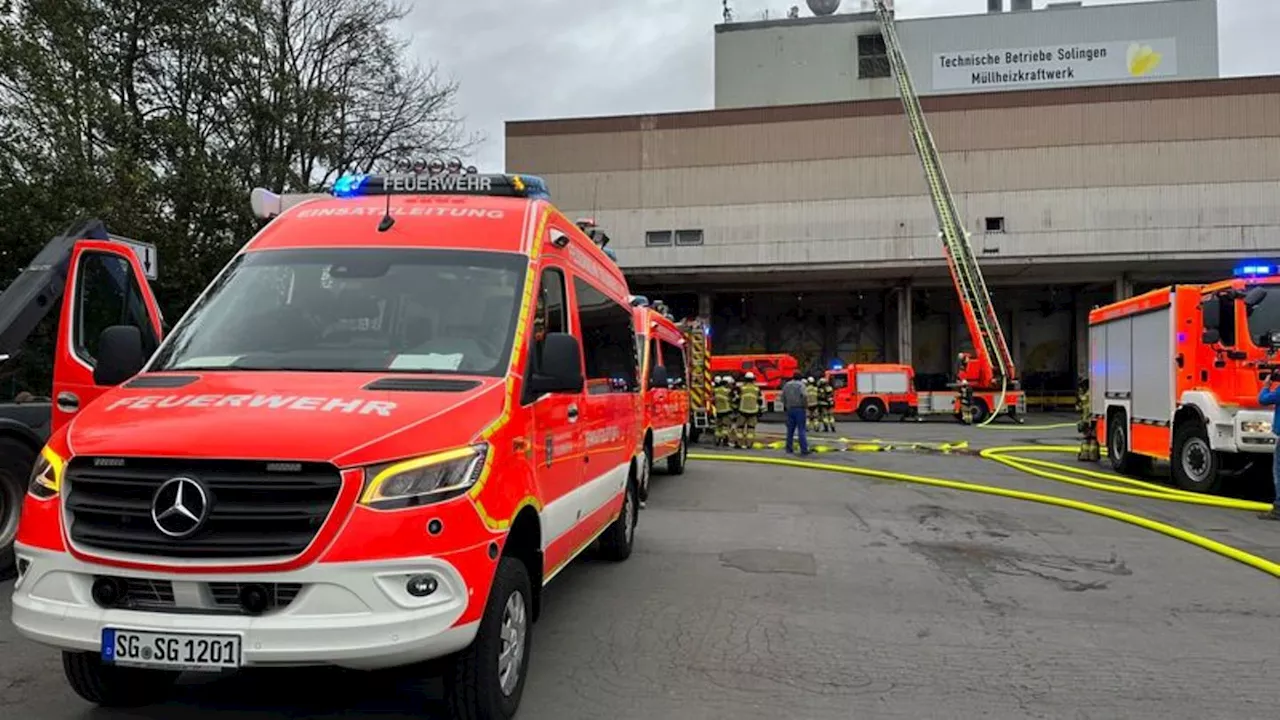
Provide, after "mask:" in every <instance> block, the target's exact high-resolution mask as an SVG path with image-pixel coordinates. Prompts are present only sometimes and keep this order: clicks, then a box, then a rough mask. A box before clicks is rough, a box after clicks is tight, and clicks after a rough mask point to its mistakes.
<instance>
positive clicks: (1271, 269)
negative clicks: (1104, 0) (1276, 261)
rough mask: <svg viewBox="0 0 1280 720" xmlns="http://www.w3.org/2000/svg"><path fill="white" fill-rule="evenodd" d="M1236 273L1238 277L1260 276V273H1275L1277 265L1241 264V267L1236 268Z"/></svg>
mask: <svg viewBox="0 0 1280 720" xmlns="http://www.w3.org/2000/svg"><path fill="white" fill-rule="evenodd" d="M1235 274H1236V277H1258V276H1259V275H1275V274H1276V266H1275V265H1262V264H1253V265H1241V266H1240V267H1238V268H1236V272H1235Z"/></svg>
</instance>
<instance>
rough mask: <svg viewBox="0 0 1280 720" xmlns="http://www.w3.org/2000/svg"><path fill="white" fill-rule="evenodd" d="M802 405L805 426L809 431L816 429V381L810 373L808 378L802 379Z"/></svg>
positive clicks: (817, 411) (817, 413) (817, 410)
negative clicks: (803, 406)
mask: <svg viewBox="0 0 1280 720" xmlns="http://www.w3.org/2000/svg"><path fill="white" fill-rule="evenodd" d="M804 405H805V419H806V422H805V427H807V428H809V431H810V432H813V431H814V430H817V429H818V424H819V423H818V415H819V412H820V411H819V409H818V382H817V381H816V380H814V379H813V376H812V375H810V376H809V379H807V380H805V381H804Z"/></svg>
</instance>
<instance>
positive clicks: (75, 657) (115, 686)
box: [62, 651, 178, 708]
mask: <svg viewBox="0 0 1280 720" xmlns="http://www.w3.org/2000/svg"><path fill="white" fill-rule="evenodd" d="M62 672H63V674H64V675H66V678H67V683H68V684H70V685H71V689H72V690H74V691H75V693H76V694H77V695H79V696H80V697H82V698H84V699H85V700H88V701H89V702H91V703H93V704H94V705H98V706H100V707H107V708H132V707H142V706H144V705H153V704H155V703H158V702H160V701H162V700H164V699H165V698H166V697H167V696H168V694H169V690H170V689H171V688H172V687H173V683H174V682H176V681H177V679H178V673H176V672H171V671H168V670H146V669H143V668H131V667H120V666H118V665H108V664H106V663H103V662H102V656H101V655H99V654H98V653H95V652H70V651H64V652H63V653H62Z"/></svg>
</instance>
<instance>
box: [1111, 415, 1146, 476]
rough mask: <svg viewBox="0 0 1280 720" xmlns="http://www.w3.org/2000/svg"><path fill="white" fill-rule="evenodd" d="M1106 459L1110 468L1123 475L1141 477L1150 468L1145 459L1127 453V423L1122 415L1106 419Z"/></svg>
mask: <svg viewBox="0 0 1280 720" xmlns="http://www.w3.org/2000/svg"><path fill="white" fill-rule="evenodd" d="M1107 457H1108V458H1109V459H1110V460H1111V467H1112V468H1114V469H1115V471H1116V472H1119V473H1123V474H1125V475H1142V474H1144V472H1145V471H1146V470H1147V468H1148V467H1150V465H1149V462H1148V461H1147V459H1146V458H1145V457H1143V456H1141V455H1134V454H1133V453H1132V452H1130V451H1129V423H1128V421H1127V420H1126V418H1125V416H1124V415H1123V414H1120V413H1113V414H1112V415H1110V416H1109V417H1108V418H1107Z"/></svg>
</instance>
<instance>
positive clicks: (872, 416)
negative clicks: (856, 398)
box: [858, 400, 885, 422]
mask: <svg viewBox="0 0 1280 720" xmlns="http://www.w3.org/2000/svg"><path fill="white" fill-rule="evenodd" d="M884 416H885V410H884V404H883V403H881V402H880V401H879V400H863V401H862V405H860V406H859V407H858V417H860V418H862V419H863V420H864V421H865V422H880V420H881V418H883V417H884Z"/></svg>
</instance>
